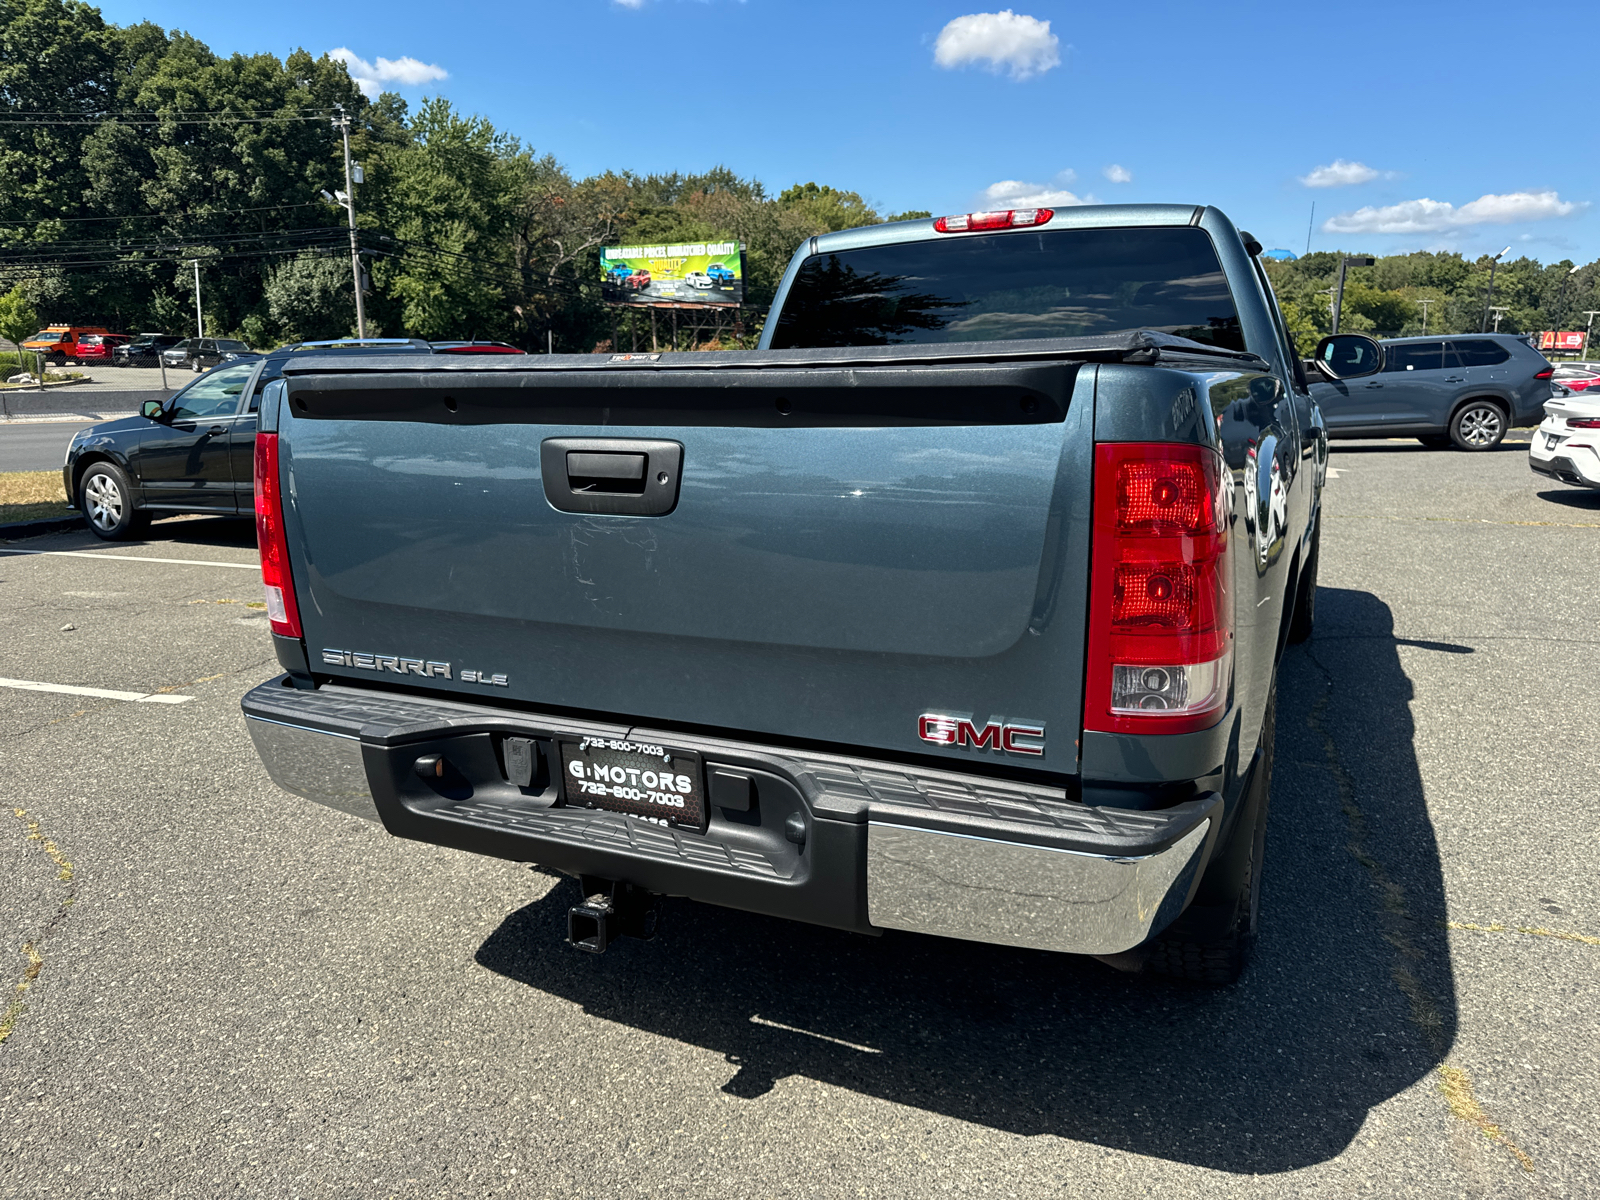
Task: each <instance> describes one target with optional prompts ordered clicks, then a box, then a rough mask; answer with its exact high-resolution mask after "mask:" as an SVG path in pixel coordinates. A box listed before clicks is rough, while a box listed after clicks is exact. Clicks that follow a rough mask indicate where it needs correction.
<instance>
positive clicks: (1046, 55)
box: [933, 8, 1061, 79]
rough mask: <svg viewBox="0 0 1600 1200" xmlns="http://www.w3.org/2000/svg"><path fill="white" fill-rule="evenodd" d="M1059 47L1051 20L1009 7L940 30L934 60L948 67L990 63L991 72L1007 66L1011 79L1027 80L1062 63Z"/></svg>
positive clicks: (959, 20)
mask: <svg viewBox="0 0 1600 1200" xmlns="http://www.w3.org/2000/svg"><path fill="white" fill-rule="evenodd" d="M1060 49H1061V39H1060V38H1058V37H1056V35H1055V34H1053V33H1051V32H1050V22H1049V21H1041V20H1039V19H1038V18H1036V17H1028V16H1020V15H1018V14H1017V13H1014V12H1012V11H1011V10H1010V9H1009V8H1007V9H1003V10H1002V11H1000V12H997V13H972V14H971V15H969V16H965V17H957V18H956V19H955V20H954V21H951V22H950V24H948V25H946V26H945V27H944V28H943V29H941V30H940V31H939V38H938V41H936V42H935V43H934V45H933V61H934V62H935V63H937V64H938V65H939V66H941V67H945V68H948V69H953V68H955V67H964V66H967V65H969V64H971V63H987V64H988V69H989V70H991V71H999V70H1000V69H1001V68H1002V67H1004V68H1007V69H1009V70H1010V72H1011V78H1013V79H1027V78H1029V77H1030V76H1033V75H1039V74H1042V73H1043V72H1045V71H1048V70H1050V69H1051V68H1052V67H1058V66H1060V65H1061V54H1060Z"/></svg>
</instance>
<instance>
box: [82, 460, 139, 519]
mask: <svg viewBox="0 0 1600 1200" xmlns="http://www.w3.org/2000/svg"><path fill="white" fill-rule="evenodd" d="M83 504H84V509H85V511H86V515H87V516H88V518H89V520H90V522H91V523H92V524H93V525H94V527H95V528H96V529H98V530H100V531H101V532H103V533H110V532H111V531H112V530H114V529H116V528H117V526H118V525H120V524H122V514H123V511H124V510H125V509H126V508H127V506H128V500H127V497H126V496H124V495H123V494H122V489H121V488H120V487H118V486H117V481H116V480H115V479H113V478H112V477H111V476H110V475H104V474H96V475H91V476H90V477H89V481H88V482H87V483H85V484H84V485H83Z"/></svg>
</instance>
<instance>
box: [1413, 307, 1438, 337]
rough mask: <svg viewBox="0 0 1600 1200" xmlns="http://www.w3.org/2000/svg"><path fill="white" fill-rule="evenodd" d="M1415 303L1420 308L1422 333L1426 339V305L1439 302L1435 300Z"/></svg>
mask: <svg viewBox="0 0 1600 1200" xmlns="http://www.w3.org/2000/svg"><path fill="white" fill-rule="evenodd" d="M1417 303H1418V304H1420V305H1421V306H1422V333H1423V336H1424V337H1426V336H1427V333H1428V305H1430V304H1437V303H1439V302H1438V301H1437V300H1418V301H1417Z"/></svg>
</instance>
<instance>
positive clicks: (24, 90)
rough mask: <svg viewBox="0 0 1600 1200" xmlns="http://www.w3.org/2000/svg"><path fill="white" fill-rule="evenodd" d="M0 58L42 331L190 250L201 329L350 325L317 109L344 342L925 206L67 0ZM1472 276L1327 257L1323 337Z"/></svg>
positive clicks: (1393, 324)
mask: <svg viewBox="0 0 1600 1200" xmlns="http://www.w3.org/2000/svg"><path fill="white" fill-rule="evenodd" d="M0 50H3V53H0V292H3V291H6V290H8V289H10V288H12V287H13V286H16V285H20V286H21V287H22V289H23V291H24V292H25V293H26V297H27V299H28V300H29V301H31V302H32V304H33V306H34V307H35V308H36V309H37V311H38V312H39V313H40V315H41V317H42V318H44V319H46V320H49V321H52V322H66V321H71V322H74V323H79V324H99V325H105V326H107V327H108V328H112V329H115V330H118V331H125V332H138V331H146V330H149V331H156V330H160V331H164V332H171V333H193V332H194V329H195V312H194V265H193V264H195V263H198V264H199V268H200V277H201V289H200V290H201V296H202V307H203V313H204V317H205V327H206V331H207V332H208V333H215V334H218V335H223V334H226V335H230V336H237V337H240V338H242V339H243V340H244V341H246V342H248V343H250V344H251V345H253V346H270V345H273V344H276V343H279V342H284V341H293V340H306V339H316V338H327V337H343V336H348V335H349V334H351V333H352V332H353V331H354V317H353V312H354V296H353V281H352V272H351V269H350V258H349V242H348V234H347V233H346V231H345V229H344V228H343V225H344V221H345V214H344V210H343V209H342V208H339V207H337V206H336V205H334V204H331V203H329V202H327V201H326V200H324V199H323V198H322V195H321V193H322V192H324V191H327V192H333V191H335V190H340V189H343V187H344V159H343V150H342V146H341V141H340V136H339V133H338V131H337V130H335V129H334V128H333V126H332V123H331V122H332V119H333V117H334V116H335V115H336V114H337V113H340V112H343V113H345V114H348V116H349V118H350V121H351V130H352V133H351V146H352V152H353V155H354V157H355V159H356V161H357V162H359V163H360V164H361V166H362V168H363V171H364V175H365V180H364V182H363V183H362V184H361V185H359V186H358V187H357V189H356V191H357V204H356V209H357V220H358V223H359V227H360V242H361V248H362V262H363V264H364V266H365V268H366V270H367V272H368V274H369V291H368V292H367V294H366V297H365V299H366V311H367V315H368V327H367V332H368V334H369V336H415V337H423V338H431V339H437V338H492V339H501V340H505V341H510V342H512V343H515V344H517V345H519V346H524V347H529V348H533V347H539V348H542V347H543V346H544V345H546V344H547V339H548V341H549V342H553V344H554V345H555V346H556V348H558V349H563V350H569V351H575V350H589V349H592V348H594V347H595V346H596V345H597V344H600V343H602V342H604V341H605V340H606V339H608V338H610V337H611V335H612V328H613V325H612V316H611V314H610V313H609V312H608V311H607V309H606V307H605V306H604V305H603V303H602V301H601V295H600V283H599V279H598V277H597V274H598V269H597V260H598V252H599V248H600V247H601V246H602V245H611V244H624V243H625V244H638V243H650V244H654V243H670V242H694V241H706V240H712V239H721V238H736V239H738V240H739V241H741V242H743V243H744V244H745V245H746V247H747V249H746V252H745V268H746V279H745V295H746V303H747V304H748V305H750V306H752V307H753V308H755V309H756V310H757V311H758V312H759V310H760V309H762V308H764V307H765V305H766V304H767V303H769V302H770V300H771V299H772V296H773V293H774V291H775V289H776V287H777V283H778V281H779V279H780V278H781V276H782V273H783V270H784V268H785V266H786V265H787V264H788V261H789V258H790V256H791V255H792V254H793V252H794V250H795V248H796V247H797V246H799V245H800V244H801V242H803V241H804V240H805V239H806V238H807V237H810V236H813V235H815V234H818V233H823V232H826V231H828V230H838V229H846V228H852V227H855V226H860V225H868V224H874V223H877V222H879V221H883V220H898V219H904V218H907V217H913V216H927V215H928V214H927V213H921V212H919V213H898V214H880V213H878V212H877V211H875V210H874V209H873V207H872V206H871V205H870V204H868V203H867V202H866V201H865V200H863V199H862V197H861V196H860V195H859V194H857V193H856V192H852V191H846V190H841V189H836V188H833V187H829V186H824V185H819V184H816V183H806V184H797V185H795V186H793V187H790V188H787V189H785V190H783V191H780V192H778V193H777V194H776V195H774V194H771V193H769V192H768V190H767V189H766V187H765V186H764V185H763V184H762V183H761V182H760V181H758V180H755V179H746V178H741V177H740V176H738V175H737V174H736V173H735V172H733V171H731V170H729V169H727V168H725V167H718V168H715V169H713V170H710V171H707V172H704V173H700V174H682V173H669V174H655V175H639V174H635V173H633V172H629V171H606V172H603V173H601V174H597V175H592V176H589V177H587V178H581V179H580V178H575V177H574V176H573V175H572V173H571V172H570V171H568V170H567V168H566V167H564V166H563V165H562V164H561V163H560V162H558V161H557V160H556V159H555V158H554V157H553V156H551V155H549V154H540V153H538V152H537V151H536V150H535V149H533V148H532V147H529V146H527V145H524V144H523V143H522V142H521V141H520V140H519V139H517V138H515V137H513V136H511V135H509V134H507V133H505V132H503V131H501V130H498V129H496V128H495V127H494V125H493V124H492V123H491V122H489V121H488V120H486V119H484V118H483V117H479V116H470V115H466V114H463V113H461V112H458V111H457V110H456V109H455V108H454V107H453V106H452V105H451V104H450V103H449V102H448V101H446V100H444V99H440V98H433V99H428V100H424V101H423V102H422V103H421V104H419V105H417V106H416V107H415V109H412V108H411V107H409V106H408V105H407V104H406V102H405V101H404V100H402V99H401V98H400V97H399V96H398V95H395V94H393V93H385V94H383V95H381V96H379V97H378V98H377V99H375V100H368V99H367V98H366V97H365V96H364V95H363V94H362V93H361V91H360V89H359V88H357V87H356V86H355V84H354V83H353V82H352V81H351V79H350V76H349V74H348V72H347V71H346V68H345V66H344V64H343V63H340V62H337V61H334V60H332V59H329V58H326V57H321V58H319V57H316V56H313V55H312V54H310V53H308V52H306V51H305V50H297V51H295V52H294V53H293V54H290V55H289V56H288V57H287V58H286V59H282V60H280V59H278V58H277V57H275V56H273V55H271V54H254V55H245V54H234V55H232V56H228V57H223V56H219V55H217V54H215V53H214V52H213V51H211V50H210V49H209V48H208V47H207V46H206V45H205V44H204V43H203V42H201V41H200V40H199V39H197V38H194V37H192V36H190V35H189V34H186V33H182V32H177V31H167V30H164V29H162V28H161V27H159V26H158V25H155V24H153V23H151V22H148V21H145V22H140V23H138V24H134V25H127V26H118V25H115V24H112V23H109V22H107V21H105V20H104V18H103V17H102V15H101V13H100V12H99V10H98V9H96V8H94V7H93V6H91V5H89V4H85V3H82V2H81V0H0ZM1338 259H1339V256H1338V255H1335V254H1324V253H1318V254H1310V255H1307V256H1305V257H1304V258H1301V259H1299V260H1298V261H1295V262H1285V263H1273V264H1271V265H1269V268H1268V269H1269V271H1270V273H1271V275H1272V279H1273V284H1274V286H1275V288H1276V289H1277V291H1278V294H1279V297H1280V299H1281V301H1282V303H1283V307H1284V311H1285V315H1286V317H1287V318H1288V320H1289V322H1290V324H1291V326H1292V328H1293V329H1294V331H1295V334H1296V336H1297V337H1298V338H1299V339H1300V340H1301V341H1302V342H1303V343H1307V344H1306V346H1305V348H1307V349H1309V345H1310V344H1311V343H1314V342H1315V340H1316V337H1317V336H1318V335H1320V333H1321V332H1323V331H1325V330H1327V329H1328V328H1329V326H1330V319H1329V317H1330V314H1329V306H1328V300H1327V297H1326V296H1324V295H1321V294H1319V293H1321V292H1322V291H1324V290H1325V289H1326V288H1328V286H1329V284H1330V280H1331V276H1332V274H1333V272H1334V271H1335V270H1336V267H1337V263H1338ZM1571 266H1572V264H1571V263H1570V262H1568V263H1563V264H1556V265H1553V266H1541V265H1540V264H1539V263H1537V262H1534V261H1533V260H1531V259H1526V258H1523V259H1518V260H1516V261H1515V262H1511V263H1506V264H1502V265H1501V266H1500V268H1499V270H1498V272H1497V274H1496V278H1495V304H1496V305H1497V306H1504V307H1506V309H1507V312H1506V313H1505V314H1503V316H1502V319H1501V323H1500V328H1501V329H1502V330H1510V331H1529V330H1536V329H1541V328H1550V327H1554V326H1556V325H1560V326H1562V327H1566V328H1572V327H1577V328H1582V327H1583V318H1582V317H1581V316H1580V315H1578V314H1579V313H1580V312H1581V310H1583V309H1586V308H1589V309H1592V308H1596V307H1597V306H1600V299H1597V291H1600V264H1595V263H1591V264H1589V265H1587V266H1585V267H1584V268H1582V270H1580V271H1579V272H1578V273H1577V274H1576V275H1574V276H1569V275H1568V274H1567V272H1568V270H1569V269H1570V268H1571ZM1487 276H1488V263H1487V260H1482V259H1480V260H1478V261H1476V262H1468V261H1467V260H1465V259H1463V258H1461V257H1460V256H1459V255H1456V254H1428V253H1418V254H1411V255H1397V256H1391V257H1386V258H1382V259H1379V261H1378V263H1377V265H1376V266H1374V267H1370V268H1354V269H1352V270H1351V272H1350V276H1349V280H1348V282H1347V285H1346V289H1345V298H1344V308H1343V319H1342V327H1343V328H1345V329H1352V330H1370V331H1372V332H1375V333H1380V334H1391V335H1392V334H1402V333H1413V332H1420V331H1421V322H1422V317H1423V313H1424V309H1425V308H1426V310H1427V327H1428V329H1429V330H1430V331H1438V332H1456V331H1463V330H1472V329H1477V328H1478V325H1479V323H1480V321H1481V317H1482V306H1483V297H1484V290H1485V287H1486V286H1487ZM1424 301H1426V302H1427V304H1426V305H1424V303H1423V302H1424ZM754 328H755V326H754V324H752V326H751V328H750V333H751V334H753V331H754ZM746 340H747V341H748V337H747V339H746Z"/></svg>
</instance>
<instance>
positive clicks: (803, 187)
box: [778, 183, 879, 232]
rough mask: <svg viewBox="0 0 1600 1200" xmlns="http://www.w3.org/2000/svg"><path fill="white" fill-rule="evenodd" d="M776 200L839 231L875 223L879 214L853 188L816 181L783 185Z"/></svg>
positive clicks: (828, 228) (828, 227)
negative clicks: (787, 186)
mask: <svg viewBox="0 0 1600 1200" xmlns="http://www.w3.org/2000/svg"><path fill="white" fill-rule="evenodd" d="M778 203H779V204H782V205H785V206H787V207H789V208H794V209H797V210H799V211H800V212H801V213H803V214H804V215H805V216H806V217H808V218H810V219H811V220H812V221H814V222H815V223H817V224H818V225H821V226H822V227H823V229H826V230H830V231H835V232H836V231H838V230H840V229H855V228H858V227H859V226H862V225H876V224H878V222H879V217H878V214H877V213H876V212H874V211H873V210H872V206H871V205H869V204H868V203H867V202H866V201H865V200H863V199H862V198H861V196H860V195H859V194H858V193H856V192H841V191H839V190H837V189H835V188H831V187H826V186H818V185H817V184H815V183H797V184H795V185H794V186H793V187H791V188H785V189H784V190H783V191H782V192H781V193H780V194H779V196H778Z"/></svg>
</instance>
